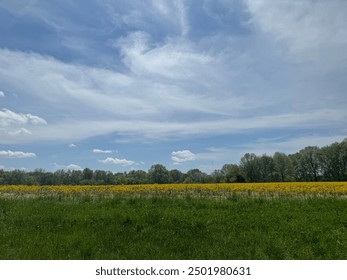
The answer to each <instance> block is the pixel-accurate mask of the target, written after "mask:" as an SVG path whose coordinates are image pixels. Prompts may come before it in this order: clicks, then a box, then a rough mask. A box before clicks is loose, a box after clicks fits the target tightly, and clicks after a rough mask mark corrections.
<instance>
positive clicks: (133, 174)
mask: <svg viewBox="0 0 347 280" xmlns="http://www.w3.org/2000/svg"><path fill="white" fill-rule="evenodd" d="M127 181H128V184H148V182H149V180H148V175H147V173H146V172H145V171H143V170H131V171H130V172H129V173H128V174H127Z"/></svg>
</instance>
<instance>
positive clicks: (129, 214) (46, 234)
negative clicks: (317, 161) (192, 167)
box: [0, 194, 347, 259]
mask: <svg viewBox="0 0 347 280" xmlns="http://www.w3.org/2000/svg"><path fill="white" fill-rule="evenodd" d="M345 203H346V202H345V201H344V200H339V199H334V198H331V199H330V198H312V199H305V200H303V199H294V198H293V199H290V198H283V199H250V198H247V197H244V196H241V195H236V194H235V195H233V196H231V197H230V199H227V200H212V199H192V198H186V199H160V198H156V197H154V198H152V199H138V198H128V199H125V198H122V199H121V198H117V199H96V200H95V199H91V198H88V197H87V198H82V197H81V198H78V199H61V200H58V199H48V198H45V199H43V198H40V199H22V200H21V199H12V200H5V199H1V200H0V259H346V258H347V231H346V227H347V211H346V204H345Z"/></svg>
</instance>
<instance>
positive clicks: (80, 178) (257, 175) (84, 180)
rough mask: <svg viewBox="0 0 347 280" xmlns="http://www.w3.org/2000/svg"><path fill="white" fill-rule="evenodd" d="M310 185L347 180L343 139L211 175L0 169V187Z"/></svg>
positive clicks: (158, 167)
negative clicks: (227, 184)
mask: <svg viewBox="0 0 347 280" xmlns="http://www.w3.org/2000/svg"><path fill="white" fill-rule="evenodd" d="M289 181H298V182H311V181H347V139H345V140H344V141H342V142H341V143H337V142H336V143H333V144H331V145H328V146H325V147H323V148H318V147H316V146H308V147H306V148H305V149H302V150H300V151H299V152H297V153H295V154H291V155H286V154H284V153H281V152H277V153H275V154H274V155H273V156H269V155H266V154H264V155H261V156H258V155H255V154H253V153H246V154H245V155H244V156H243V157H242V158H241V159H240V162H239V164H225V165H224V166H223V167H222V168H221V169H218V170H215V171H214V172H212V174H206V173H204V172H202V171H200V170H199V169H191V170H189V171H188V172H186V173H183V172H181V171H179V170H177V169H173V170H168V169H167V168H166V167H165V166H164V165H162V164H155V165H152V166H151V168H150V169H149V170H148V171H147V172H146V171H143V170H132V171H130V172H123V173H121V172H119V173H112V172H110V171H104V170H91V169H89V168H85V169H84V170H68V171H66V170H57V171H55V172H47V171H45V170H44V169H36V170H35V171H32V172H25V171H22V170H13V171H5V170H0V185H17V184H23V185H122V184H126V185H129V184H167V183H171V184H172V183H186V184H187V183H232V182H289Z"/></svg>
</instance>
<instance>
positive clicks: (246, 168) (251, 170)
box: [240, 153, 259, 182]
mask: <svg viewBox="0 0 347 280" xmlns="http://www.w3.org/2000/svg"><path fill="white" fill-rule="evenodd" d="M240 167H241V170H242V173H243V174H244V178H245V179H246V181H247V182H258V181H259V169H258V164H257V156H256V155H255V154H253V153H251V154H250V153H246V154H245V155H244V156H243V157H242V158H241V161H240Z"/></svg>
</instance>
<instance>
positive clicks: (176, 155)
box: [171, 150, 196, 164]
mask: <svg viewBox="0 0 347 280" xmlns="http://www.w3.org/2000/svg"><path fill="white" fill-rule="evenodd" d="M171 159H172V161H173V162H174V164H181V163H183V162H186V161H193V160H196V155H195V154H193V153H192V152H191V151H189V150H182V151H176V152H172V153H171Z"/></svg>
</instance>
